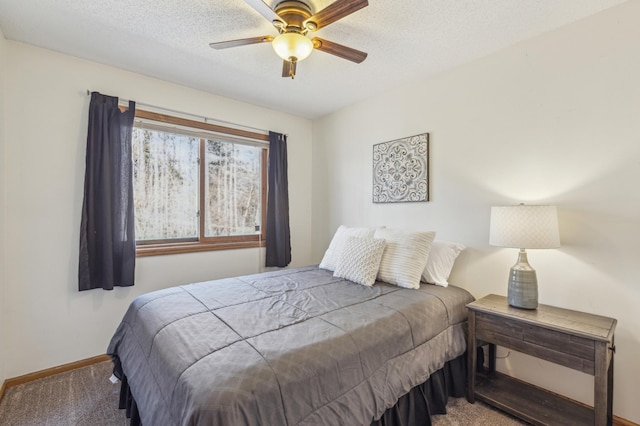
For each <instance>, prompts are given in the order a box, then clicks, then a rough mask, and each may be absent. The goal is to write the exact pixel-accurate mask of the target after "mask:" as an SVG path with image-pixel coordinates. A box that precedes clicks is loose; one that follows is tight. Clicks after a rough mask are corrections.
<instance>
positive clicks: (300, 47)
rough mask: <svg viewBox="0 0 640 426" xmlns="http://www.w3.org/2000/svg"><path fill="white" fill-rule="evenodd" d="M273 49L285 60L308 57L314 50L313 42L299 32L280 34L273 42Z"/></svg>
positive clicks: (300, 59)
mask: <svg viewBox="0 0 640 426" xmlns="http://www.w3.org/2000/svg"><path fill="white" fill-rule="evenodd" d="M271 45H272V46H273V50H275V51H276V53H277V54H278V56H280V57H281V58H282V59H284V60H285V61H290V60H291V58H295V59H296V60H297V61H302V60H303V59H306V58H307V57H308V56H309V55H310V54H311V52H312V51H313V42H312V41H311V40H309V39H308V38H307V37H305V36H303V35H302V34H298V33H284V34H280V35H279V36H277V37H276V38H274V39H273V41H272V42H271Z"/></svg>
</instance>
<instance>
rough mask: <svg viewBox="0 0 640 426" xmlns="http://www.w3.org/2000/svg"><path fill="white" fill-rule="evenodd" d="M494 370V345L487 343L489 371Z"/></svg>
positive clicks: (492, 371) (493, 371)
mask: <svg viewBox="0 0 640 426" xmlns="http://www.w3.org/2000/svg"><path fill="white" fill-rule="evenodd" d="M495 372H496V345H495V344H493V343H489V373H495Z"/></svg>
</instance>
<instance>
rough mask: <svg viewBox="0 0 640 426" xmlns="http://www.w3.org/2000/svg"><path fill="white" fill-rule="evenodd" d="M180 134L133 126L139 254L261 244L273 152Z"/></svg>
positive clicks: (196, 132)
mask: <svg viewBox="0 0 640 426" xmlns="http://www.w3.org/2000/svg"><path fill="white" fill-rule="evenodd" d="M183 121H188V120H183ZM180 129H182V128H180ZM180 129H178V128H176V127H170V126H166V129H165V128H164V126H158V125H153V126H150V125H144V122H142V123H140V122H136V123H135V124H134V129H133V138H132V156H133V177H134V182H133V185H134V191H133V192H134V194H133V197H134V203H135V232H136V241H137V246H138V255H140V253H141V252H140V249H143V250H144V251H143V252H142V253H143V254H142V255H145V254H144V253H148V254H166V253H172V252H173V253H177V252H185V251H202V250H215V249H226V248H240V247H250V246H254V245H251V244H258V245H260V244H262V241H263V236H262V231H263V220H264V217H263V216H264V212H265V205H264V203H265V202H266V199H265V198H266V196H265V194H266V170H265V169H266V159H267V148H266V146H265V145H262V146H261V145H260V144H258V143H243V141H242V140H238V139H237V138H233V137H229V138H226V137H224V136H221V137H207V136H199V134H200V133H201V132H200V131H199V128H194V129H193V130H192V131H190V130H187V131H182V130H180Z"/></svg>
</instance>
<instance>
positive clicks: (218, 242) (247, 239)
mask: <svg viewBox="0 0 640 426" xmlns="http://www.w3.org/2000/svg"><path fill="white" fill-rule="evenodd" d="M124 109H126V108H124ZM135 118H139V119H143V120H149V121H153V122H158V123H161V124H162V125H164V126H166V127H167V128H170V126H172V125H173V126H180V127H184V128H187V129H193V130H196V131H197V130H200V131H204V132H209V133H211V136H218V137H222V138H224V137H232V138H233V137H240V138H244V139H248V144H249V145H250V144H252V143H251V141H253V144H254V145H258V146H262V145H264V147H262V156H261V190H260V197H261V206H260V208H261V222H262V223H261V224H260V233H258V234H251V235H234V236H222V237H207V236H205V214H204V208H205V205H206V200H205V178H206V173H205V172H206V161H204V158H205V149H206V140H207V139H206V136H205V135H203V134H201V135H200V136H197V138H198V139H199V161H198V167H199V194H198V209H199V213H198V219H197V220H198V236H197V237H196V238H185V239H173V240H146V241H138V240H136V257H144V256H158V255H166V254H180V253H196V252H204V251H215V250H231V249H241V248H254V247H265V246H266V239H267V236H266V224H267V193H268V188H267V166H268V157H269V145H268V143H269V135H265V134H262V133H256V132H251V131H247V130H241V129H235V128H232V127H226V126H221V125H217V124H211V123H207V122H200V121H195V120H191V119H187V118H182V117H177V116H172V115H167V114H162V113H157V112H151V111H147V110H140V109H136V113H135ZM134 126H135V124H134ZM134 197H135V195H134Z"/></svg>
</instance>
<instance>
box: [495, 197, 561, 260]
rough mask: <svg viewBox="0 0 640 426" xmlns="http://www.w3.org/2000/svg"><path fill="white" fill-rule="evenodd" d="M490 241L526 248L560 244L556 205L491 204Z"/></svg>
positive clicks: (541, 247)
mask: <svg viewBox="0 0 640 426" xmlns="http://www.w3.org/2000/svg"><path fill="white" fill-rule="evenodd" d="M489 244H491V245H492V246H499V247H513V248H523V249H545V248H556V247H560V233H559V232H558V211H557V209H556V207H555V206H527V205H524V204H521V205H519V206H507V207H491V225H490V230H489Z"/></svg>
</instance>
